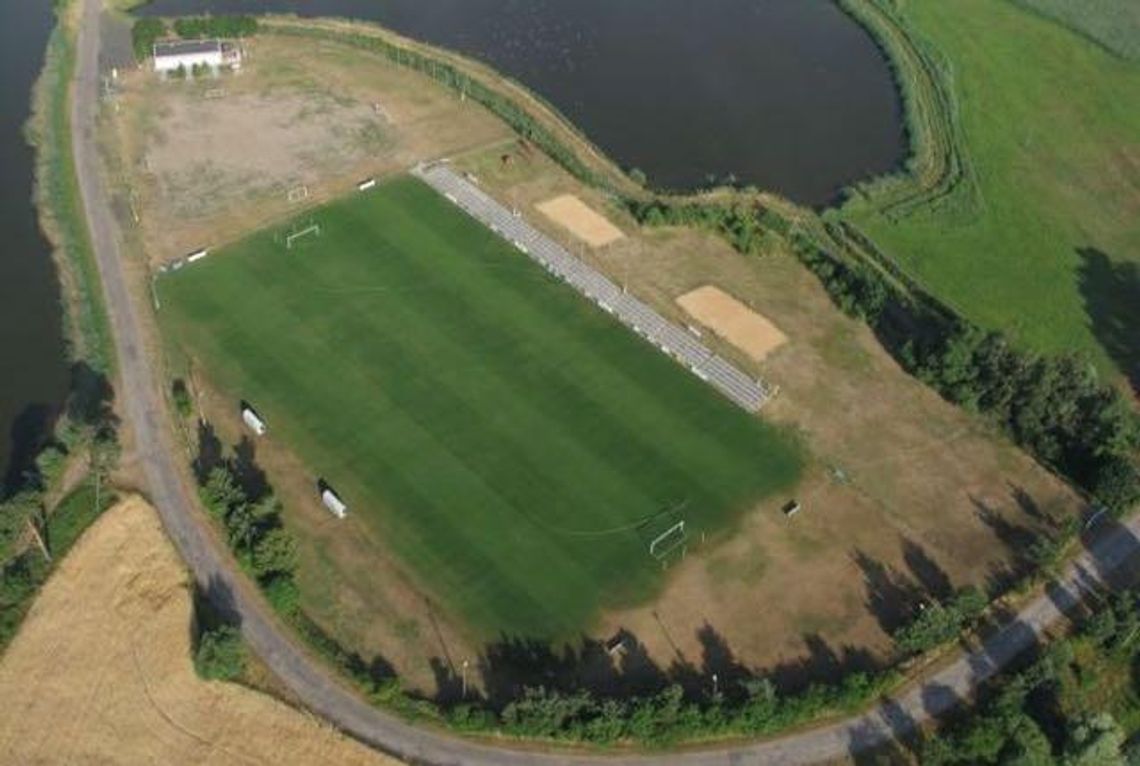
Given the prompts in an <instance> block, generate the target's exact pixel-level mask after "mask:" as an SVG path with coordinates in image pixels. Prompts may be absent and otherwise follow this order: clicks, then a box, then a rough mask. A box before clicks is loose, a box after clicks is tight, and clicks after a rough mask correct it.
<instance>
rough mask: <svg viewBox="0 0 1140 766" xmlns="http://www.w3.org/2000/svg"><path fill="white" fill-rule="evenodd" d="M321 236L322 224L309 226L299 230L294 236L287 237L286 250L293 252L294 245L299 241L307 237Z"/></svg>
mask: <svg viewBox="0 0 1140 766" xmlns="http://www.w3.org/2000/svg"><path fill="white" fill-rule="evenodd" d="M320 235H321V226H320V224H316V223H314V224H311V225H309V226H306V227H305V228H303V229H299V230H298V231H295V232H293V233H292V234H287V235H286V236H285V249H286V250H292V249H293V243H294V242H296V241H297V240H299V239H304V238H305V237H319V236H320Z"/></svg>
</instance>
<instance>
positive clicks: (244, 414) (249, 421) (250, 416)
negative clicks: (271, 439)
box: [241, 405, 269, 436]
mask: <svg viewBox="0 0 1140 766" xmlns="http://www.w3.org/2000/svg"><path fill="white" fill-rule="evenodd" d="M241 419H242V421H243V422H244V423H245V424H246V425H247V426H249V429H250V430H251V431H253V432H254V433H255V434H257V435H258V436H265V432H266V431H268V430H269V429H268V428H267V427H266V425H265V421H264V420H262V419H261V416H259V415H258V414H257V413H256V412H254V411H253V408H252V407H250V406H249V405H246V406H244V407H242V408H241Z"/></svg>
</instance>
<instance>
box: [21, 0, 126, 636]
mask: <svg viewBox="0 0 1140 766" xmlns="http://www.w3.org/2000/svg"><path fill="white" fill-rule="evenodd" d="M75 8H76V6H74V4H70V3H60V4H58V5H57V9H56V16H57V23H56V27H55V29H54V30H53V31H52V34H51V37H50V39H49V43H48V49H47V54H46V56H45V63H44V69H43V72H42V74H41V75H40V78H39V80H38V82H37V83H36V86H35V89H34V91H33V107H32V112H33V116H32V119H31V121H30V122H29V124H28V128H27V135H28V140H29V141H30V142H31V143H32V145H33V146H34V148H35V150H36V204H37V207H38V209H39V213H40V220H41V225H42V227H43V229H44V231H45V233H46V234H47V236H48V238H49V240H50V241H51V242H52V245H53V247H54V256H55V258H56V262H57V266H58V270H59V274H60V278H61V280H62V283H63V295H64V305H63V310H64V312H65V326H66V328H67V340H68V345H69V348H68V351H69V356H70V358H71V360H72V362H73V365H72V390H71V392H70V393H69V399H68V402H67V407H66V410H65V413H64V415H63V416H62V417H61V418H60V419H59V421H58V422H57V423H56V426H55V434H54V439H53V441H52V443H51V444H49V445H48V446H47V447H46V448H45V449H44V451H43V452H42V453H41V454H40V456H39V457H38V459H37V461H36V465H35V467H34V469H33V470H32V471H30V472H29V475H28V476H27V477H26V478H25V479H24V482H23V486H22V487H20V488H19V490H18V491H17V492H15V493H14V494H13V496H12V497H9V498H3V500H4V502H3V503H2V504H0V514H3V515H4V518H3V520H2V524H0V528H2V530H3V541H2V542H3V545H0V556H2V560H0V649H2V648H3V647H4V646H6V645H7V643H8V642H9V641H10V640H11V638H12V636H13V635H15V632H16V630H17V629H18V628H19V625H20V622H21V621H22V620H23V617H24V615H25V614H26V613H27V610H28V609H29V607H30V606H31V603H32V601H33V600H34V598H35V596H36V593H37V592H38V590H39V588H40V586H41V585H42V584H43V583H44V582H45V581H46V579H47V578H48V576H49V575H50V574H51V572H52V571H53V568H54V566H55V565H56V563H58V561H59V560H60V559H62V558H63V556H65V555H66V553H67V551H68V549H70V548H71V546H72V544H73V543H74V542H75V541H76V540H77V539H78V538H79V536H80V535H81V534H82V532H83V530H85V529H86V528H87V527H88V526H89V525H90V524H91V523H92V522H93V521H94V520H95V519H96V518H97V517H98V516H99V515H100V514H101V513H102V511H103V510H104V509H106V508H107V507H108V506H109V505H110V503H111V502H112V501H113V494H112V492H111V491H109V490H108V489H106V488H105V486H104V485H105V483H106V479H107V476H108V475H109V473H110V471H111V470H112V468H113V465H114V463H115V462H116V460H117V456H118V445H117V438H116V435H115V418H114V415H113V413H112V412H111V410H110V406H109V398H110V389H109V387H108V385H107V378H106V376H107V375H108V374H109V373H110V371H111V370H112V368H113V365H114V358H113V353H112V350H111V335H110V328H109V325H108V321H107V316H106V314H105V313H104V310H103V303H102V293H101V291H100V283H99V278H98V274H97V270H96V266H95V263H94V258H93V254H92V252H91V245H90V241H89V238H88V233H87V224H86V220H85V218H84V214H83V206H82V202H81V200H80V196H79V188H78V184H77V180H76V177H75V167H74V160H73V157H72V151H71V132H70V116H71V115H70V106H71V99H70V93H71V84H72V72H73V71H74V68H75V23H76V19H75V15H74V11H75ZM69 487H73V488H72V489H71V491H70V492H69V493H68V494H66V496H65V497H64V498H63V499H61V500H59V501H58V502H52V501H51V498H52V497H53V496H55V495H57V494H58V493H60V492H63V491H64V490H66V489H67V488H69ZM29 527H31V528H34V530H35V534H34V535H33V534H31V533H30V532H29V530H28V528H29ZM36 537H38V538H39V539H38V540H36V539H35V538H36ZM42 548H46V549H47V551H48V552H49V553H50V555H51V558H50V560H49V559H48V557H47V555H45V553H44V551H43V550H42Z"/></svg>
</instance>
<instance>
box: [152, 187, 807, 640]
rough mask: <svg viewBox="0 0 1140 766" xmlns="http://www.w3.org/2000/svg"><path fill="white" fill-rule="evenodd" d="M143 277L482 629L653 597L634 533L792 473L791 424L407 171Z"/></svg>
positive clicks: (166, 309) (202, 358)
mask: <svg viewBox="0 0 1140 766" xmlns="http://www.w3.org/2000/svg"><path fill="white" fill-rule="evenodd" d="M310 222H313V223H317V224H319V226H320V234H319V236H308V237H304V238H301V239H299V240H296V241H294V243H293V246H292V247H291V248H286V247H285V244H284V235H285V233H286V232H288V231H291V230H298V229H300V228H303V227H304V226H305V225H307V224H309V223H310ZM159 290H160V296H161V301H162V314H163V321H164V325H165V326H166V328H167V330H168V331H169V332H171V333H172V337H173V338H174V339H175V341H176V342H177V343H179V344H181V345H182V346H184V347H185V348H186V349H187V351H188V352H189V353H190V354H192V355H193V356H194V358H195V359H196V360H197V361H198V362H199V363H200V364H203V365H204V366H205V368H206V370H207V372H208V375H209V376H210V377H211V379H212V380H213V381H215V383H216V384H218V385H219V386H220V387H221V388H222V389H223V390H225V391H226V392H228V393H229V394H231V395H232V396H233V397H234V399H235V403H236V401H237V400H238V399H239V398H241V399H246V400H248V401H250V402H251V403H253V404H254V405H255V406H256V407H257V409H258V411H259V413H261V414H262V415H263V416H264V418H265V419H266V421H267V422H268V424H269V426H270V434H269V436H268V438H271V439H273V440H279V441H280V442H282V443H283V444H284V445H286V446H287V447H289V448H290V449H292V450H293V451H294V452H295V453H297V454H298V455H299V456H300V457H301V458H302V460H303V461H304V462H305V464H306V466H307V467H308V468H309V469H311V471H312V472H313V477H314V481H315V479H316V477H323V478H324V479H326V480H328V481H329V482H330V483H331V484H332V485H333V486H334V487H336V488H337V490H338V492H339V493H340V494H341V496H342V497H343V498H344V499H345V501H346V502H347V503H348V505H349V508H350V511H349V512H350V514H353V515H355V516H356V517H358V518H359V519H360V520H361V521H363V522H364V523H366V524H369V525H372V527H373V528H374V529H375V530H376V531H377V532H378V533H379V537H380V538H381V539H383V540H384V541H386V545H387V547H388V548H389V549H390V550H392V551H394V552H395V553H396V554H397V555H398V556H399V557H400V558H401V559H402V561H403V562H404V564H405V566H406V567H407V568H408V569H409V570H410V571H411V572H412V573H414V575H415V576H416V577H417V578H418V580H419V581H420V582H421V583H422V584H423V585H424V586H426V587H427V588H428V589H429V590H430V591H431V592H432V593H433V594H434V595H435V596H436V597H437V598H438V599H440V600H441V601H442V602H443V603H445V604H446V605H448V607H449V608H450V609H452V610H454V612H455V613H456V614H457V615H458V616H460V617H462V618H463V619H464V620H465V621H466V622H467V623H468V624H469V625H470V626H471V627H472V628H474V629H475V630H476V631H478V632H479V633H480V634H481V635H485V636H488V637H490V636H494V635H513V636H527V637H545V638H557V637H565V636H570V635H571V634H573V633H574V632H575V631H579V630H582V629H583V628H585V627H587V626H588V624H589V622H590V620H591V618H592V617H593V616H595V615H596V614H597V613H598V610H599V609H601V608H605V607H612V606H621V605H628V604H632V603H637V602H639V601H642V600H644V599H647V598H650V597H652V596H653V594H654V593H655V591H656V589H657V588H658V587H659V586H660V584H661V581H662V579H663V572H662V564H661V562H660V561H658V560H656V558H655V557H654V556H651V555H650V551H649V541H650V539H651V538H653V537H654V536H656V535H658V534H661V533H663V532H664V531H665V530H666V529H667V528H668V527H669V526H671V525H672V524H674V523H676V522H677V521H679V520H683V521H684V522H685V529H686V531H687V533H688V535H689V539H690V543H691V542H693V541H695V540H696V539H697V538H699V536H700V534H701V533H702V532H705V533H710V534H711V533H713V532H716V531H717V530H723V529H725V528H728V527H730V526H731V524H732V523H733V521H734V519H735V518H737V517H738V516H739V515H740V514H741V513H742V512H744V511H745V510H747V509H748V508H750V507H753V506H754V505H755V503H756V502H757V501H759V500H760V499H762V498H764V497H765V496H769V495H772V494H773V493H776V492H777V491H779V490H783V489H788V488H789V487H791V486H792V485H793V484H794V483H795V482H796V481H797V479H798V476H799V474H800V470H801V463H802V457H801V455H800V452H799V450H798V448H797V446H796V444H795V442H794V440H793V439H791V438H789V437H788V436H787V435H785V434H784V433H783V432H781V431H778V430H776V429H774V428H772V427H771V426H769V425H766V424H765V423H764V422H763V421H762V420H760V419H759V418H756V417H751V416H749V415H747V414H746V413H745V412H744V411H743V410H740V409H738V408H737V407H736V406H735V405H733V404H731V403H730V402H729V401H728V400H726V399H724V398H722V397H721V396H720V395H719V394H718V393H716V392H715V391H713V390H712V389H711V388H709V387H707V386H706V385H705V384H704V383H702V382H700V381H699V380H698V379H697V378H696V377H694V376H693V375H691V374H689V373H688V372H687V371H686V370H684V369H682V368H681V367H680V366H678V365H677V364H676V363H675V362H674V361H672V360H670V359H668V358H667V357H665V356H664V355H663V354H661V353H660V352H659V351H658V350H657V349H655V348H653V347H652V346H650V345H649V344H647V343H645V342H644V341H642V340H641V339H640V338H638V337H637V336H636V335H634V334H633V333H631V332H629V331H628V330H627V329H625V328H624V327H622V326H621V325H620V324H618V323H617V322H616V321H615V320H613V319H612V318H610V317H609V316H608V315H607V314H605V313H603V312H601V311H600V310H598V309H597V308H595V307H594V306H593V305H592V304H590V303H588V302H587V301H586V300H585V299H584V298H582V297H581V296H579V295H578V294H577V293H575V292H574V291H573V290H571V289H570V288H569V287H567V286H565V285H563V284H561V283H559V282H557V281H556V280H555V279H553V278H552V277H550V276H549V275H547V273H546V272H545V271H543V270H542V269H541V268H539V267H538V266H537V265H536V264H534V263H532V262H531V261H530V260H529V259H527V258H526V257H524V256H522V255H520V254H519V253H518V252H517V251H515V250H514V249H513V248H511V247H510V246H509V245H507V244H506V243H505V242H503V241H502V240H500V239H499V238H497V237H496V236H495V235H494V234H492V233H491V232H490V231H488V230H486V229H485V228H484V227H483V226H481V225H480V224H478V223H477V222H475V221H473V220H472V219H469V218H468V217H467V216H465V215H464V214H463V213H462V212H460V211H459V210H458V209H456V208H454V207H453V206H452V205H450V204H449V203H448V202H447V201H446V200H444V199H443V198H442V197H440V196H438V195H437V194H436V193H435V192H434V191H432V190H431V189H430V188H428V187H427V186H426V185H424V184H422V183H421V182H419V181H418V180H415V179H412V178H407V177H405V178H401V179H398V180H395V181H391V182H388V183H385V184H382V185H381V186H379V187H377V188H376V189H374V190H373V191H371V192H368V193H363V194H357V195H354V196H352V197H349V198H346V199H343V200H341V201H338V202H334V203H332V204H330V205H327V206H325V207H322V208H319V209H317V210H314V211H311V212H309V213H306V214H305V215H303V216H301V217H298V218H297V219H295V220H294V221H290V222H286V223H284V224H282V225H280V226H277V227H274V228H272V229H268V230H264V231H262V232H259V233H256V234H254V235H252V236H250V237H249V238H248V239H245V240H244V241H241V242H239V243H237V244H235V245H232V246H230V247H227V248H224V249H223V250H221V251H219V252H217V253H216V254H212V255H211V256H210V257H209V258H207V259H205V260H202V261H199V262H197V263H194V264H190V265H189V266H187V267H186V268H184V269H182V270H180V271H177V272H173V273H172V274H170V275H167V276H165V277H164V278H163V279H161V280H160V281H159ZM235 414H236V404H235ZM345 529H346V530H348V529H350V527H348V526H346V527H345ZM670 540H671V538H666V540H665V542H664V543H663V544H662V547H668V545H669V542H670Z"/></svg>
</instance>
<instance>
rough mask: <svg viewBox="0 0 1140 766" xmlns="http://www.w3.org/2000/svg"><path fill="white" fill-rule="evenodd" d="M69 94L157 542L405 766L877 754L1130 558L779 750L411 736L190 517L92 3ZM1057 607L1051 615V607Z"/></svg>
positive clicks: (1107, 540)
mask: <svg viewBox="0 0 1140 766" xmlns="http://www.w3.org/2000/svg"><path fill="white" fill-rule="evenodd" d="M83 3H84V7H83V20H82V24H81V29H80V35H79V50H78V64H77V72H76V88H75V93H74V101H73V112H72V125H71V129H72V142H73V146H74V151H75V161H76V170H77V174H78V180H79V185H80V189H81V192H82V197H83V202H84V207H85V210H86V213H87V219H88V225H89V227H90V230H91V236H92V244H93V247H94V250H95V255H96V259H97V261H98V265H99V271H100V274H101V277H102V280H103V288H104V292H105V295H106V299H107V301H106V302H107V307H108V312H109V314H110V319H111V325H112V329H113V332H114V336H115V346H116V351H117V354H118V363H119V373H120V380H119V385H118V387H117V392H118V396H119V399H120V401H121V402H122V404H123V409H124V414H125V416H126V421H127V423H128V426H127V427H128V428H130V429H132V433H133V436H134V443H135V444H136V445H137V452H138V454H139V462H140V467H141V468H142V470H143V473H144V476H145V479H146V483H147V486H148V487H149V490H150V495H151V500H152V502H153V504H154V505H155V506H156V507H157V509H158V511H159V514H160V516H161V518H162V521H163V525H164V526H165V528H166V531H167V533H168V534H169V535H170V537H171V538H172V539H173V541H174V543H175V546H176V547H177V549H178V551H179V552H180V553H181V555H182V557H183V559H184V560H185V561H186V563H187V564H188V565H189V567H190V569H191V571H192V572H193V573H194V575H195V577H196V578H197V580H198V581H199V582H201V583H203V584H205V585H206V586H207V587H208V588H210V589H211V591H212V592H214V593H217V594H220V598H223V599H224V600H227V601H228V602H229V604H230V607H231V609H232V611H233V612H235V613H236V614H237V615H238V616H240V619H241V622H242V632H243V635H244V636H245V637H246V639H247V641H248V642H249V644H250V645H251V646H252V647H253V649H254V651H255V652H256V653H257V654H258V655H259V656H260V657H261V658H262V659H263V660H264V661H265V663H266V664H267V665H268V666H269V667H270V668H271V669H272V670H273V671H274V672H275V673H276V674H277V675H278V677H279V678H280V679H281V681H282V682H283V683H284V684H285V685H286V686H287V687H288V688H289V689H291V690H292V691H293V693H294V694H296V695H297V697H298V698H299V699H300V700H302V701H303V702H304V704H306V705H307V706H308V707H309V708H310V709H311V710H312V711H314V712H315V713H317V714H318V715H321V716H323V717H325V718H326V719H328V720H329V721H332V722H333V723H335V724H336V725H337V726H339V727H340V728H342V729H344V730H345V731H348V732H351V733H352V734H354V735H355V736H356V737H357V738H359V739H361V740H363V741H365V742H368V743H371V744H374V745H375V746H376V747H378V748H380V749H383V750H385V751H388V752H391V753H394V754H398V755H400V756H401V757H403V758H405V759H407V760H413V761H416V762H424V763H448V764H452V763H466V764H486V765H487V766H513V765H514V764H519V765H520V766H521V765H522V764H536V763H537V764H610V765H611V766H625V765H627V764H628V765H631V766H632V765H633V764H637V765H638V766H643V765H644V766H648V764H663V763H667V764H678V765H680V764H691V765H693V766H713V765H716V764H744V763H757V764H758V763H781V764H796V763H818V762H821V761H827V760H835V759H839V758H843V757H845V756H847V755H849V754H851V753H855V752H861V751H865V750H867V749H868V748H871V747H874V746H876V745H880V744H882V743H884V742H886V741H888V740H890V739H891V738H893V737H895V736H896V735H897V734H898V733H901V732H907V731H910V730H911V729H912V727H913V726H914V724H915V722H921V721H926V720H928V719H929V718H930V717H932V716H936V715H938V714H940V713H942V712H944V711H945V710H947V709H948V708H949V707H951V706H952V705H953V704H954V703H955V702H956V700H957V699H960V698H962V697H964V696H966V695H967V694H968V693H969V691H970V690H971V689H973V688H974V687H975V686H976V685H977V684H978V683H980V682H981V681H983V680H985V679H986V678H989V677H990V676H992V675H993V673H994V672H996V670H997V669H998V668H1000V667H1001V666H1003V665H1004V664H1005V663H1007V662H1008V661H1009V660H1010V659H1011V658H1012V657H1014V656H1015V655H1016V654H1018V653H1019V652H1021V651H1023V650H1024V649H1025V648H1027V647H1028V646H1030V645H1032V643H1033V642H1034V641H1036V640H1037V637H1038V636H1039V635H1040V634H1041V633H1042V632H1043V631H1044V629H1045V628H1047V627H1048V626H1050V625H1052V624H1054V623H1055V622H1056V621H1057V620H1058V619H1060V617H1061V608H1062V607H1064V606H1067V605H1071V604H1072V603H1074V602H1075V601H1076V600H1077V598H1078V597H1079V594H1080V593H1081V589H1082V587H1085V585H1084V584H1085V583H1086V582H1087V581H1088V580H1089V579H1090V578H1095V577H1096V576H1098V573H1108V572H1113V571H1116V570H1117V569H1118V568H1119V566H1120V564H1121V563H1122V562H1123V561H1124V560H1126V559H1128V558H1130V557H1131V556H1132V555H1133V554H1134V553H1135V552H1136V550H1137V548H1138V547H1140V546H1138V544H1137V537H1136V532H1137V531H1138V530H1140V521H1133V522H1132V523H1131V526H1130V527H1117V528H1115V529H1114V530H1112V532H1111V533H1109V534H1108V535H1106V536H1105V537H1104V539H1103V540H1102V541H1101V543H1100V545H1099V546H1098V547H1097V548H1096V549H1095V555H1094V553H1090V554H1086V555H1085V556H1083V557H1081V559H1080V560H1078V561H1077V562H1076V563H1075V564H1074V565H1073V567H1071V568H1070V569H1069V570H1068V571H1067V573H1066V575H1065V577H1064V583H1065V586H1064V587H1060V586H1058V587H1057V588H1056V589H1055V590H1054V591H1053V592H1051V594H1050V596H1049V597H1046V596H1042V597H1040V598H1038V599H1036V600H1035V601H1033V602H1032V603H1031V604H1030V605H1029V606H1027V607H1026V608H1025V609H1024V610H1023V611H1022V612H1021V613H1020V614H1019V615H1018V618H1017V619H1016V620H1015V621H1013V622H1012V623H1011V624H1010V625H1009V626H1008V627H1007V628H1006V629H1004V630H1002V631H1001V632H999V633H998V634H997V635H995V636H994V637H993V638H992V639H991V640H990V641H988V642H987V643H986V644H985V646H983V647H982V648H981V649H978V650H976V651H973V652H970V653H967V654H964V655H963V656H962V657H961V658H960V659H958V660H957V661H956V662H954V663H953V664H951V665H950V666H948V667H947V668H945V669H944V670H942V671H940V672H939V673H938V674H936V675H935V676H933V677H932V678H930V679H928V680H926V681H925V682H923V683H922V684H921V685H919V686H916V687H914V688H912V689H911V690H910V691H908V692H906V693H904V694H902V695H901V696H899V697H898V698H896V699H893V700H889V701H887V702H884V703H882V704H880V705H878V706H876V707H875V708H874V709H872V710H871V711H870V712H868V713H866V714H864V715H861V716H856V717H853V718H850V719H846V720H844V721H840V722H838V723H834V724H831V725H829V726H826V727H822V728H818V729H813V730H810V731H806V732H799V733H794V734H789V735H787V736H785V737H782V738H780V739H776V740H772V741H768V742H762V743H754V744H744V745H731V746H726V747H720V748H717V749H714V750H702V751H691V752H686V753H678V754H672V755H665V754H661V753H655V754H652V755H645V756H640V755H618V756H612V757H605V756H601V755H586V754H570V753H536V752H524V751H520V750H512V749H507V748H504V747H494V746H491V745H489V744H484V743H480V742H473V741H468V740H463V739H460V738H458V737H456V736H453V735H450V734H447V733H443V732H440V731H436V730H431V729H422V728H416V727H414V726H411V725H409V724H407V723H405V722H404V721H402V720H400V719H398V718H396V717H394V716H392V715H390V714H388V713H385V712H383V711H380V710H377V709H375V708H372V707H370V706H369V705H368V704H367V703H365V702H364V701H363V700H361V699H359V698H358V697H357V696H356V695H355V694H353V693H351V692H350V691H348V690H347V689H346V688H345V687H343V686H341V685H340V684H339V683H338V682H337V681H335V680H333V678H332V677H331V676H330V675H329V673H328V671H326V670H325V668H324V667H323V666H322V665H320V664H319V663H318V662H316V661H315V660H313V659H312V658H311V657H309V656H308V655H307V654H306V653H305V652H303V651H302V650H301V649H300V648H299V647H298V646H297V645H296V644H295V643H294V641H293V639H292V637H291V636H290V634H289V632H288V630H287V629H286V628H285V627H284V626H282V625H281V624H279V623H278V621H277V620H276V618H275V617H274V616H273V615H272V614H271V612H270V611H269V609H268V606H267V605H266V604H265V602H264V600H263V599H262V598H261V596H260V594H258V593H256V592H255V591H254V590H253V588H252V586H250V584H249V583H247V582H246V581H245V579H244V578H243V577H242V576H241V575H240V573H239V572H238V571H237V569H236V567H235V565H234V563H233V561H232V560H231V559H230V557H229V554H228V552H227V551H226V549H225V547H224V545H223V544H222V541H221V540H219V539H217V538H216V536H215V535H214V534H213V533H212V532H211V531H210V529H209V527H208V526H207V525H206V523H205V519H204V516H203V514H202V513H201V512H200V511H199V510H198V508H197V506H196V503H195V501H194V499H193V498H194V494H193V492H192V491H191V488H190V485H189V476H188V475H187V472H186V470H185V466H183V465H182V464H181V462H180V461H179V459H178V458H177V455H178V454H179V452H178V450H177V449H175V446H174V442H173V437H172V434H171V424H170V421H169V419H168V417H167V415H166V413H165V411H164V409H163V403H162V396H161V394H160V392H159V388H158V385H157V377H156V375H155V373H154V370H153V369H152V367H151V364H150V360H148V359H147V358H146V356H145V354H144V353H143V348H144V347H143V344H142V337H143V330H142V324H141V322H142V316H141V313H140V312H141V310H142V309H140V307H138V306H136V305H135V304H134V303H133V302H132V299H131V294H130V292H129V290H128V287H127V277H126V275H125V273H124V268H123V264H122V262H121V261H120V254H119V247H118V242H117V240H116V236H115V231H114V228H113V226H114V223H113V221H114V218H113V215H112V212H111V207H110V204H109V200H108V198H107V195H106V190H105V189H104V188H103V186H102V185H101V180H100V176H99V172H98V170H99V166H98V157H97V155H96V146H95V136H94V130H93V126H94V124H95V114H96V108H97V103H98V101H97V98H98V90H99V88H98V68H97V67H98V65H97V54H98V47H99V33H100V25H99V13H100V10H101V0H83ZM1059 605H1060V606H1059Z"/></svg>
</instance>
